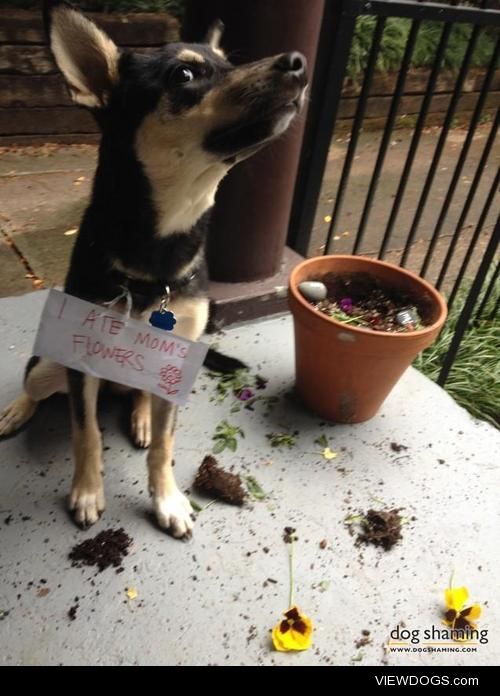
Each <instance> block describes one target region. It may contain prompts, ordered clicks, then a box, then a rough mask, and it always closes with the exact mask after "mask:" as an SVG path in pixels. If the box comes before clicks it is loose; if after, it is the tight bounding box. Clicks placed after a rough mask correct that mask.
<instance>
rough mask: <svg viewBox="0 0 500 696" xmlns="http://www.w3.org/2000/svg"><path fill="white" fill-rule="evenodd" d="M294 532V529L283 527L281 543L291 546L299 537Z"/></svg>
mask: <svg viewBox="0 0 500 696" xmlns="http://www.w3.org/2000/svg"><path fill="white" fill-rule="evenodd" d="M296 532H297V530H296V529H295V527H285V529H284V530H283V541H284V542H285V544H293V542H294V541H298V539H299V537H298V536H297V534H296Z"/></svg>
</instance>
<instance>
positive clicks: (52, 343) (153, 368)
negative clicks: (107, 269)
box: [33, 290, 208, 404]
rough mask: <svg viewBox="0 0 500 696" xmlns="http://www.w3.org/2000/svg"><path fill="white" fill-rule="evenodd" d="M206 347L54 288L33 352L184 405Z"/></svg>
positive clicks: (43, 313) (48, 300) (46, 305)
mask: <svg viewBox="0 0 500 696" xmlns="http://www.w3.org/2000/svg"><path fill="white" fill-rule="evenodd" d="M207 350H208V346H206V345H204V344H203V343H193V341H188V340H186V339H185V338H180V337H179V336H175V335H174V334H173V333H171V332H169V331H163V330H161V329H155V328H154V327H152V326H150V325H149V324H146V323H144V322H142V321H138V320H136V319H126V318H125V317H124V315H123V314H119V313H118V312H113V311H111V310H108V309H106V308H105V307H102V306H100V305H96V304H92V303H91V302H85V301H84V300H80V299H78V298H76V297H73V296H72V295H67V294H66V293H64V292H60V291H59V290H50V292H49V296H48V298H47V301H46V303H45V306H44V308H43V312H42V317H41V319H40V325H39V327H38V334H37V337H36V341H35V346H34V349H33V353H34V355H39V356H43V357H46V358H50V359H51V360H54V361H55V362H57V363H59V364H61V365H65V366H66V367H71V368H73V369H75V370H79V371H80V372H86V373H87V374H89V375H93V376H94V377H101V378H102V379H106V380H109V381H111V382H118V383H119V384H126V385H127V386H129V387H135V388H137V389H144V390H145V391H148V392H151V393H152V394H157V395H158V396H161V397H162V398H163V399H166V400H167V401H172V402H174V403H176V404H183V403H185V401H186V400H187V398H188V396H189V393H190V392H191V388H192V386H193V383H194V381H195V379H196V375H197V373H198V371H199V369H200V367H201V366H202V364H203V360H204V359H205V355H206V352H207Z"/></svg>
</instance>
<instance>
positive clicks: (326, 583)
mask: <svg viewBox="0 0 500 696" xmlns="http://www.w3.org/2000/svg"><path fill="white" fill-rule="evenodd" d="M329 587H330V580H322V581H321V582H320V583H319V584H318V589H319V591H320V592H326V591H327V589H328V588H329Z"/></svg>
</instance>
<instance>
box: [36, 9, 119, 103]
mask: <svg viewBox="0 0 500 696" xmlns="http://www.w3.org/2000/svg"><path fill="white" fill-rule="evenodd" d="M44 22H45V30H46V33H47V37H48V41H49V45H50V50H51V51H52V54H53V56H54V59H55V61H56V64H57V67H58V68H59V69H60V70H61V72H62V74H63V76H64V78H65V80H66V82H67V84H68V87H69V90H70V92H71V96H72V97H73V100H74V101H75V102H77V103H78V104H82V105H83V106H88V107H91V108H99V107H102V106H105V105H106V103H107V101H108V99H109V95H110V93H111V90H112V88H113V85H115V84H116V82H117V81H118V59H119V51H118V48H117V46H116V44H115V43H113V41H112V40H111V39H110V38H109V36H108V35H107V34H106V33H105V32H103V31H101V29H99V27H97V25H96V24H94V22H92V21H91V20H90V19H87V17H85V16H84V15H83V14H82V13H81V12H79V11H77V10H75V9H74V8H73V7H71V5H69V4H68V3H66V2H59V1H58V0H45V1H44Z"/></svg>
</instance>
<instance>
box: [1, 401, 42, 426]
mask: <svg viewBox="0 0 500 696" xmlns="http://www.w3.org/2000/svg"><path fill="white" fill-rule="evenodd" d="M35 411H36V402H35V401H33V400H32V399H30V397H29V396H28V395H27V394H21V396H19V397H18V398H17V399H16V400H15V401H13V402H12V403H11V404H10V405H9V406H7V408H6V409H4V410H3V411H1V412H0V437H7V435H13V434H14V433H15V432H16V431H17V430H19V428H21V427H22V426H23V425H24V424H25V423H27V422H28V421H29V419H30V418H31V416H32V415H33V414H34V413H35Z"/></svg>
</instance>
